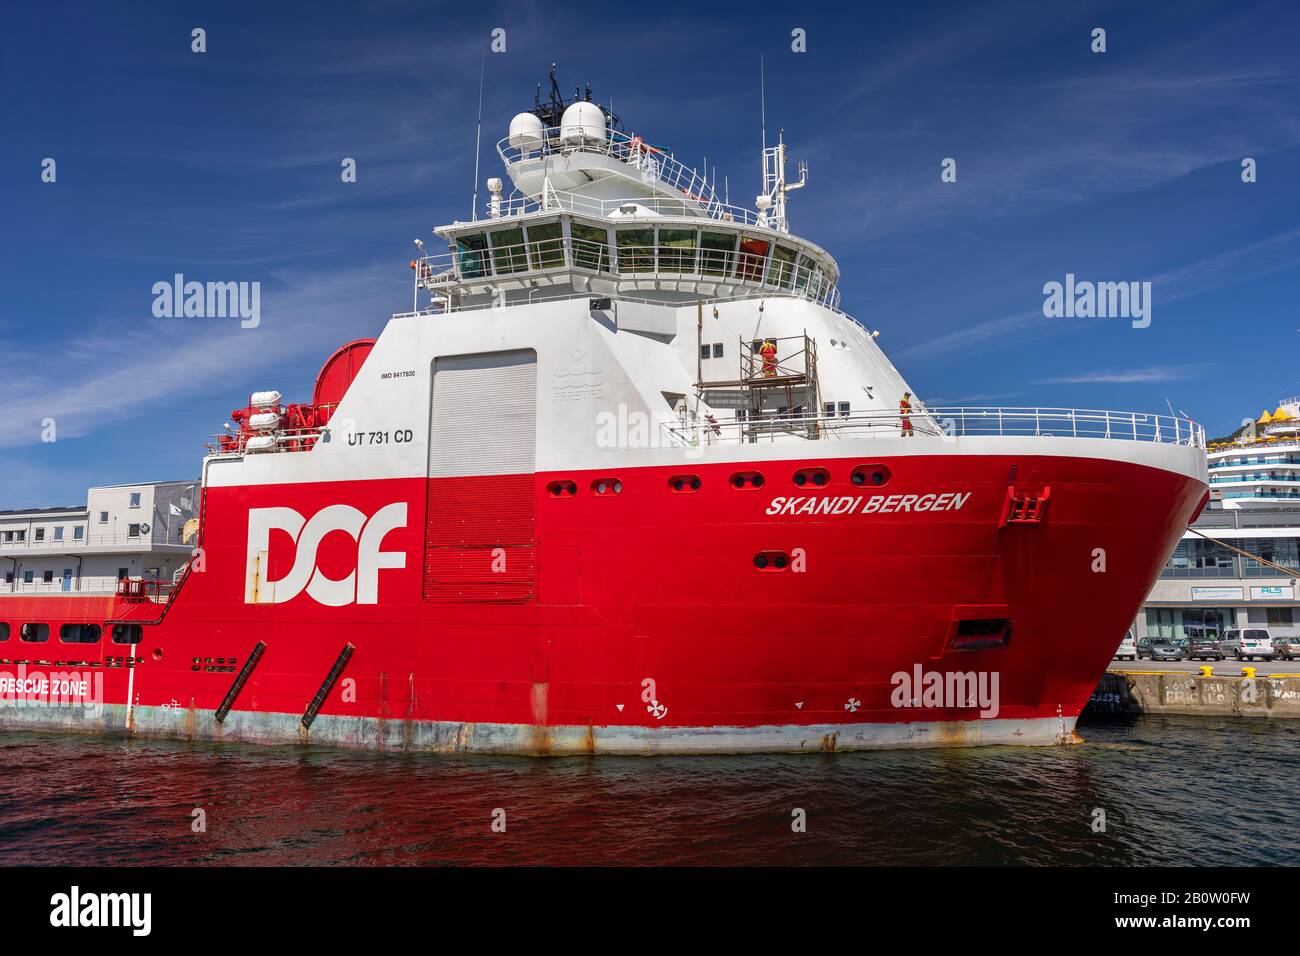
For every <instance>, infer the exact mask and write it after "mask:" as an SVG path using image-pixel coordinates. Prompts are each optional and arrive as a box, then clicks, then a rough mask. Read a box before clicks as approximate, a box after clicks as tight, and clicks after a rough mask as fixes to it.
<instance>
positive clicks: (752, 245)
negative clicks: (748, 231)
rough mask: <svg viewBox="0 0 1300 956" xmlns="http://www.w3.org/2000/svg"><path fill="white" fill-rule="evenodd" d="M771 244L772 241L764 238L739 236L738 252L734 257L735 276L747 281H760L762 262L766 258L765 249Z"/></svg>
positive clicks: (761, 277)
mask: <svg viewBox="0 0 1300 956" xmlns="http://www.w3.org/2000/svg"><path fill="white" fill-rule="evenodd" d="M771 246H772V243H770V242H769V241H768V240H766V239H758V238H755V237H754V236H741V237H740V254H739V255H737V257H736V278H738V279H745V280H747V281H749V282H761V281H762V279H763V264H764V261H765V260H766V259H767V251H768V249H770V248H771Z"/></svg>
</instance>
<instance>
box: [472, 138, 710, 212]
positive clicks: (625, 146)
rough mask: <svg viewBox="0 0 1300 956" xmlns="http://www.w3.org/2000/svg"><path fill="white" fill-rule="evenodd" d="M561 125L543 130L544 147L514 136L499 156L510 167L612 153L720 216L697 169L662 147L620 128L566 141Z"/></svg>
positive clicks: (502, 144)
mask: <svg viewBox="0 0 1300 956" xmlns="http://www.w3.org/2000/svg"><path fill="white" fill-rule="evenodd" d="M560 132H561V130H560V127H558V126H551V127H547V128H546V129H544V130H542V131H541V133H540V134H539V135H540V137H541V143H540V148H536V149H531V150H525V149H521V148H519V147H516V146H511V145H510V137H508V136H507V137H506V138H504V139H502V140H501V141H500V142H498V143H497V155H499V156H500V157H501V161H502V162H504V163H505V164H506V165H507V166H513V165H514V164H515V163H518V162H522V161H524V160H528V159H532V158H534V157H539V156H556V155H565V154H569V153H596V154H599V155H603V156H610V157H612V158H614V159H617V160H619V161H620V162H623V163H626V164H627V165H628V166H629V167H630V168H631V169H632V170H634V171H635V172H636V174H637V175H638V176H647V177H652V178H654V179H657V180H658V181H659V182H661V183H663V184H664V185H666V186H669V187H670V188H672V189H676V190H677V191H678V192H680V193H682V194H683V195H684V196H685V197H686V198H687V199H690V200H691V201H692V202H694V203H696V204H698V205H699V206H700V208H702V209H703V210H704V211H705V212H707V213H708V214H709V215H710V216H713V217H714V218H718V207H719V206H720V203H719V202H718V197H717V194H716V192H715V190H714V188H713V187H712V186H711V185H709V183H708V182H707V181H706V180H705V178H704V176H703V175H702V174H701V173H700V172H698V171H697V170H695V169H693V168H691V167H690V166H687V165H686V164H685V163H681V162H679V161H678V160H677V159H676V158H675V157H674V156H673V154H672V153H670V152H668V151H667V150H666V149H663V148H662V147H658V146H654V145H652V144H650V143H647V142H645V141H644V140H643V139H642V138H641V137H640V136H634V135H630V134H628V133H623V132H620V131H618V130H608V131H606V133H605V135H604V136H603V137H601V138H599V139H596V138H587V139H584V140H582V141H581V142H574V141H568V142H566V141H565V137H563V136H561V135H560Z"/></svg>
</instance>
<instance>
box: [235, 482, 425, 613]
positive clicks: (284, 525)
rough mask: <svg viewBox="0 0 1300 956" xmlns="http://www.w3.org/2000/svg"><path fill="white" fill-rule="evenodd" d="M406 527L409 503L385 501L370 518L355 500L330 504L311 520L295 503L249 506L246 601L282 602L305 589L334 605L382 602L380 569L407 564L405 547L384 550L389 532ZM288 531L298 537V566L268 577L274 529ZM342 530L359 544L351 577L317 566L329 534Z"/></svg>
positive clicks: (313, 597)
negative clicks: (292, 505) (333, 574)
mask: <svg viewBox="0 0 1300 956" xmlns="http://www.w3.org/2000/svg"><path fill="white" fill-rule="evenodd" d="M404 527H406V502H404V501H398V502H394V503H393V504H391V505H385V506H384V507H383V508H380V509H379V510H378V511H377V512H375V514H374V516H373V517H371V518H369V519H367V518H366V516H365V514H364V513H363V512H361V511H358V510H357V509H356V508H353V507H352V506H351V505H330V506H329V507H328V508H322V509H321V510H320V511H318V512H316V514H314V515H312V517H311V520H310V521H309V520H307V519H306V518H304V517H303V516H302V515H300V514H299V513H298V512H297V511H294V510H293V509H292V508H250V509H249V511H248V566H247V569H246V573H245V575H244V603H245V604H283V603H284V602H285V601H291V600H293V599H294V598H296V597H297V596H298V595H299V594H301V593H302V592H303V591H304V590H305V591H306V592H307V594H308V596H310V597H311V598H312V599H313V600H314V601H316V602H317V603H319V604H324V605H327V606H329V607H342V606H343V605H345V604H378V603H379V572H380V570H382V569H384V568H404V567H406V552H404V551H381V550H380V547H381V546H382V545H383V543H384V537H385V536H386V535H387V534H388V532H390V531H393V530H394V529H396V528H404ZM273 530H278V531H284V532H287V533H288V534H289V536H290V537H292V538H293V540H294V547H295V549H296V550H295V552H294V559H293V567H292V568H290V569H289V573H288V574H286V575H285V576H284V577H282V578H280V579H278V580H276V581H272V580H270V577H269V573H270V572H269V568H268V561H267V558H268V555H269V553H270V543H271V532H272V531H273ZM334 531H343V532H346V533H347V534H348V535H350V536H351V538H352V540H353V541H355V542H356V543H357V565H356V570H355V571H353V572H350V573H349V574H348V575H347V576H345V577H342V578H338V579H337V580H336V579H334V578H330V577H326V576H325V574H324V573H322V572H321V570H320V568H318V567H317V566H316V550H317V549H318V548H319V547H320V543H321V541H322V540H323V539H324V537H325V536H326V535H327V534H330V533H331V532H334Z"/></svg>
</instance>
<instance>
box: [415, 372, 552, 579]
mask: <svg viewBox="0 0 1300 956" xmlns="http://www.w3.org/2000/svg"><path fill="white" fill-rule="evenodd" d="M432 391H433V394H432V407H431V409H430V415H429V482H428V508H427V515H428V520H427V525H426V530H425V561H424V598H425V600H427V601H433V602H439V603H479V602H496V603H524V602H527V601H530V600H532V598H533V587H534V576H535V574H534V572H535V561H536V555H535V534H534V528H533V518H534V510H535V496H536V488H535V484H536V478H535V474H534V473H535V471H536V467H537V464H536V463H537V353H536V352H534V351H533V350H532V349H523V350H515V351H508V352H487V353H481V354H477V355H456V356H445V357H440V358H438V359H435V360H434V366H433V390H432Z"/></svg>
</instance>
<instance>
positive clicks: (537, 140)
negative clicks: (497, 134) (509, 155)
mask: <svg viewBox="0 0 1300 956" xmlns="http://www.w3.org/2000/svg"><path fill="white" fill-rule="evenodd" d="M498 128H499V127H498ZM510 145H511V146H512V147H513V148H515V149H519V150H523V151H524V152H525V153H531V152H532V151H533V150H538V149H541V148H542V121H541V120H539V119H538V118H537V116H536V115H535V114H533V113H520V114H518V115H517V116H516V117H515V118H514V119H512V120H511V121H510Z"/></svg>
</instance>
